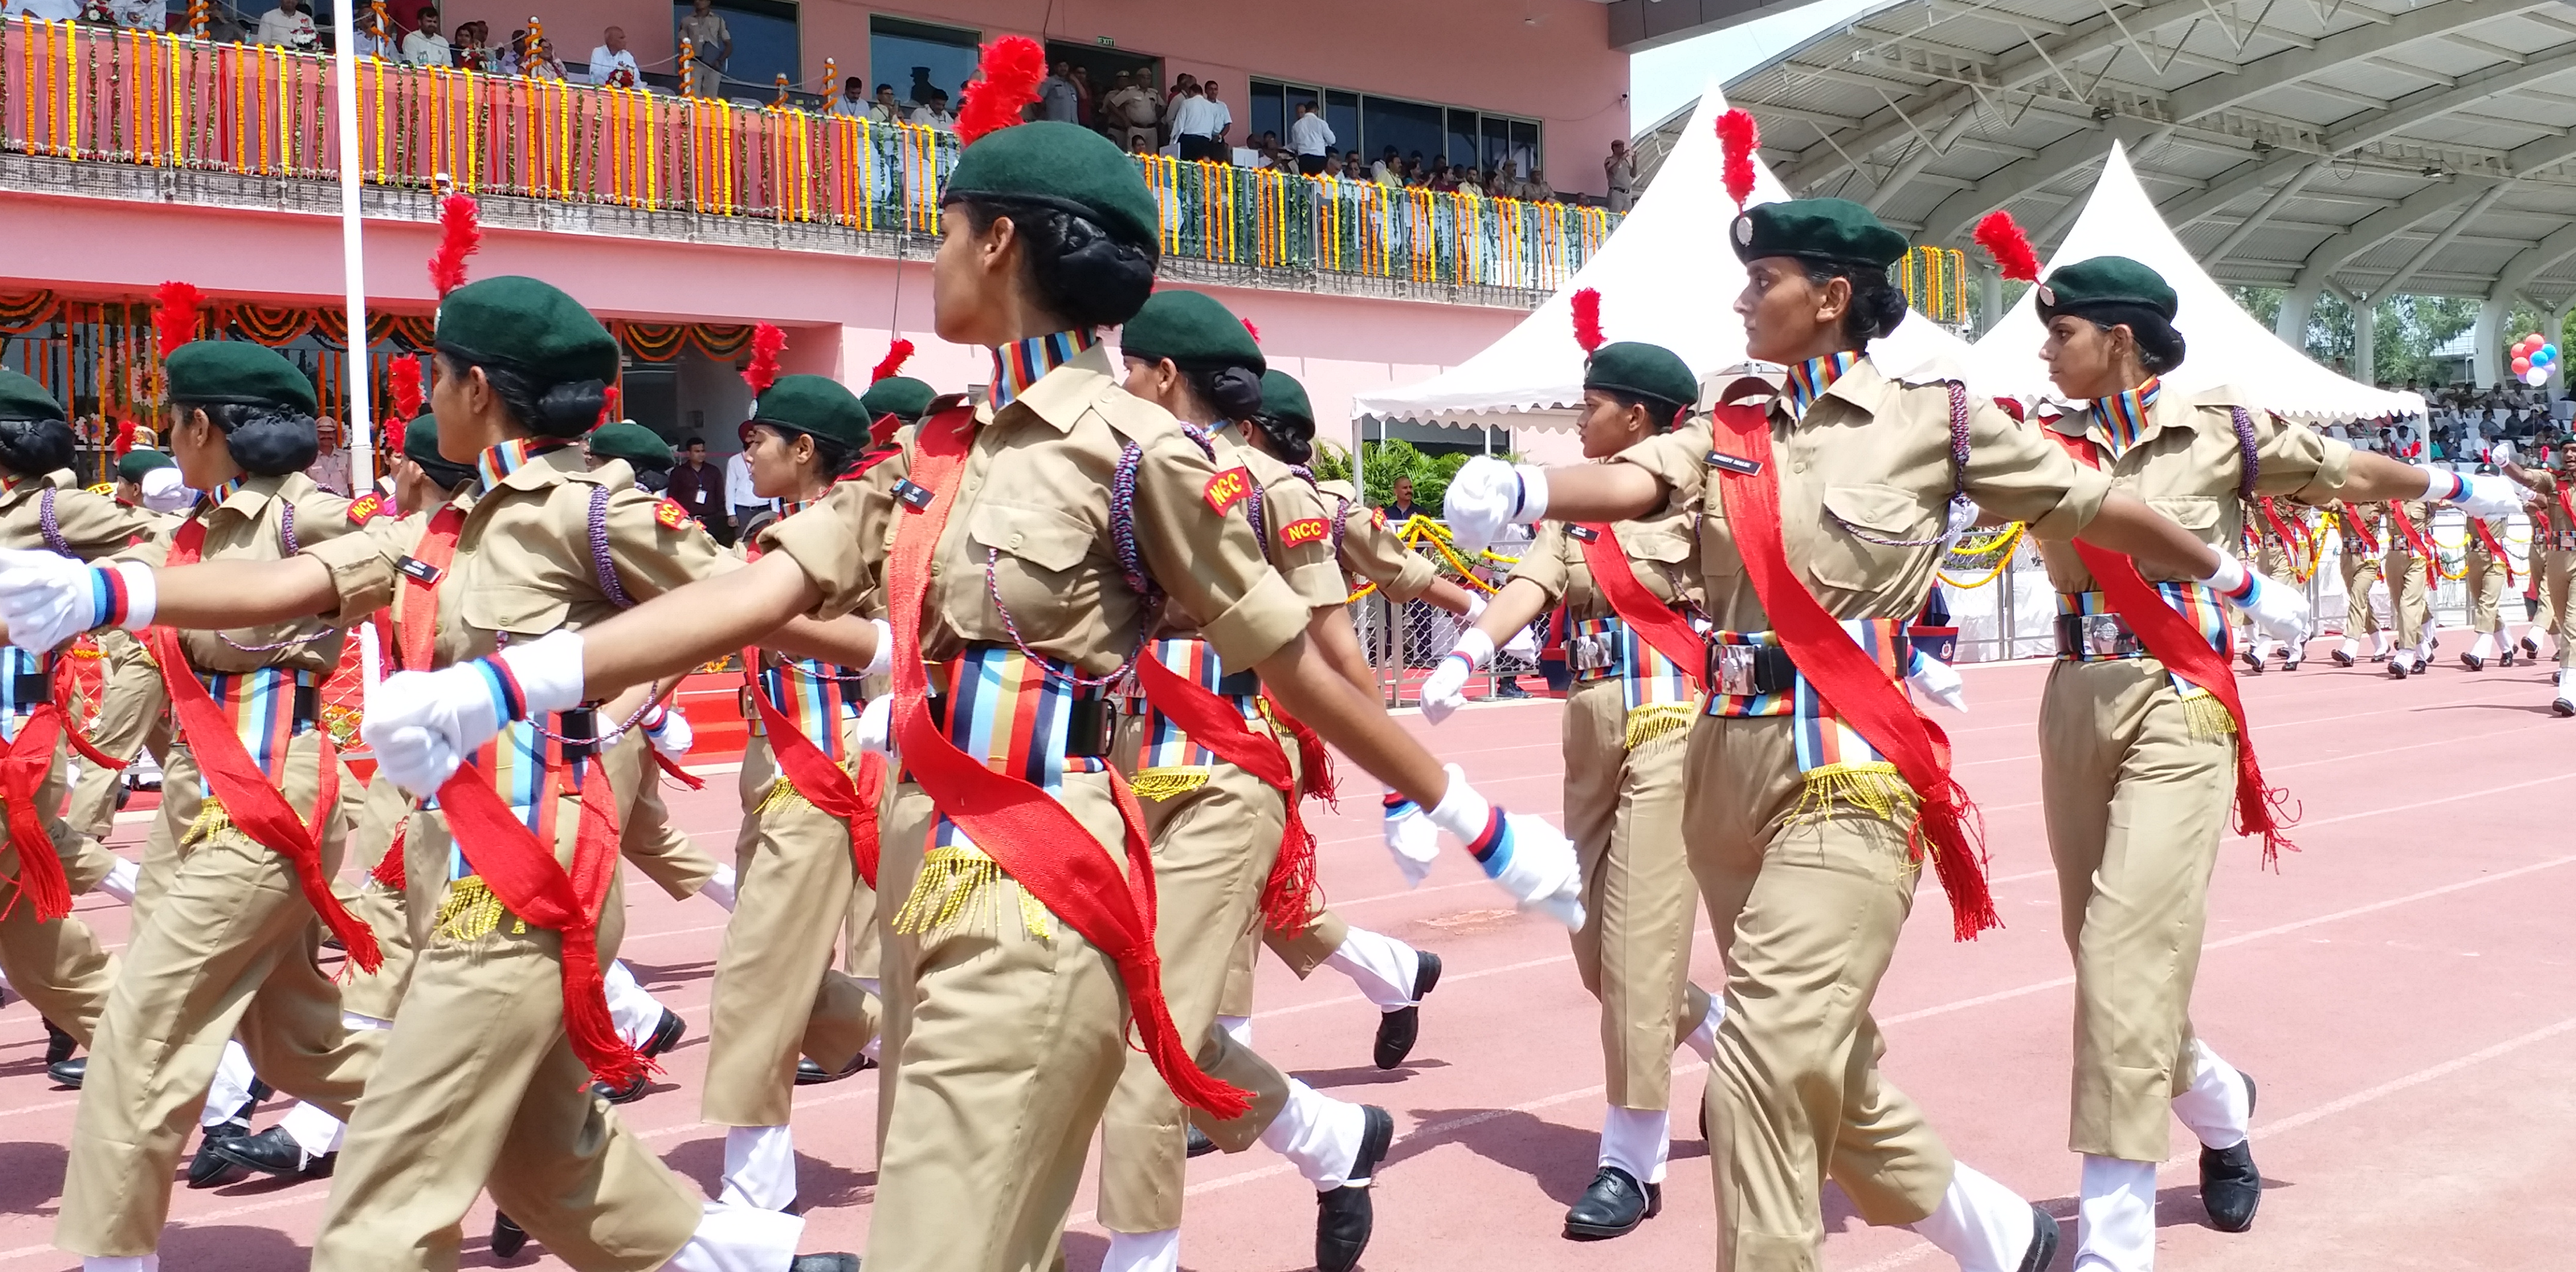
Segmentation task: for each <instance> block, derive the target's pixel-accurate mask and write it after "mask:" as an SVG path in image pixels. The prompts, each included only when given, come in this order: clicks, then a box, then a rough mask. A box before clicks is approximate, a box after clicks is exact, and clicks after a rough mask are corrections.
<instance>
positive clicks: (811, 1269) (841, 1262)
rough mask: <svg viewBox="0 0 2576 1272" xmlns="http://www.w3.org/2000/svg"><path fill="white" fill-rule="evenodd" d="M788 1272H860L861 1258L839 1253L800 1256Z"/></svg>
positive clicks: (790, 1265) (788, 1268)
mask: <svg viewBox="0 0 2576 1272" xmlns="http://www.w3.org/2000/svg"><path fill="white" fill-rule="evenodd" d="M787 1272H859V1256H857V1255H855V1254H842V1253H839V1252H834V1253H831V1254H800V1255H797V1256H796V1261H795V1262H793V1263H790V1264H788V1265H787Z"/></svg>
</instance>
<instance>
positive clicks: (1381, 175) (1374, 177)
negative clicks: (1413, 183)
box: [1369, 146, 1404, 185]
mask: <svg viewBox="0 0 2576 1272" xmlns="http://www.w3.org/2000/svg"><path fill="white" fill-rule="evenodd" d="M1369 180H1371V181H1374V182H1376V183H1378V184H1379V185H1403V184H1404V160H1402V159H1400V158H1397V157H1396V153H1395V147H1393V146H1389V147H1387V148H1386V153H1385V154H1382V155H1379V156H1378V157H1377V162H1376V163H1373V164H1370V165H1369Z"/></svg>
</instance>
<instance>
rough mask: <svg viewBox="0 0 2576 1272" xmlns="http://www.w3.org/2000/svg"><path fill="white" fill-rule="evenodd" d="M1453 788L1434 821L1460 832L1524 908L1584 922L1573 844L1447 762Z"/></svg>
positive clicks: (1571, 924)
mask: <svg viewBox="0 0 2576 1272" xmlns="http://www.w3.org/2000/svg"><path fill="white" fill-rule="evenodd" d="M1448 773H1449V789H1448V791H1447V793H1445V794H1443V795H1442V796H1441V797H1440V806H1439V807H1438V808H1435V809H1432V810H1431V812H1430V814H1429V816H1430V818H1431V824H1432V825H1434V826H1437V827H1439V828H1440V829H1442V830H1445V831H1448V832H1449V833H1450V834H1452V835H1456V836H1457V837H1458V839H1459V841H1460V842H1462V843H1464V844H1466V845H1467V850H1468V851H1469V852H1472V853H1474V854H1475V855H1476V861H1477V864H1479V865H1481V866H1483V867H1484V868H1485V877H1486V878H1488V879H1491V880H1493V881H1494V882H1495V883H1497V884H1499V885H1501V886H1502V889H1503V891H1505V892H1508V893H1510V894H1511V897H1512V900H1514V901H1516V902H1518V903H1519V904H1520V908H1522V909H1524V910H1536V911H1538V912H1539V913H1541V914H1545V915H1546V916H1548V917H1549V918H1551V919H1554V920H1556V921H1557V922H1559V923H1562V924H1564V925H1565V926H1566V927H1567V928H1568V929H1569V930H1571V929H1575V928H1580V927H1582V926H1583V868H1582V865H1581V863H1580V862H1579V861H1577V860H1576V858H1575V855H1574V844H1573V843H1572V841H1570V840H1568V839H1566V837H1565V835H1564V834H1563V833H1562V832H1560V831H1558V830H1557V828H1556V827H1554V826H1551V825H1548V824H1547V822H1546V820H1545V819H1543V818H1538V817H1533V816H1530V815H1529V814H1526V813H1511V812H1505V811H1504V810H1502V809H1498V808H1495V807H1494V806H1493V805H1491V804H1489V803H1487V802H1485V797H1484V796H1482V795H1479V794H1477V793H1476V791H1475V788H1474V787H1471V786H1469V785H1467V775H1466V774H1465V773H1464V772H1462V771H1460V770H1459V768H1458V766H1457V765H1455V764H1452V765H1449V766H1448Z"/></svg>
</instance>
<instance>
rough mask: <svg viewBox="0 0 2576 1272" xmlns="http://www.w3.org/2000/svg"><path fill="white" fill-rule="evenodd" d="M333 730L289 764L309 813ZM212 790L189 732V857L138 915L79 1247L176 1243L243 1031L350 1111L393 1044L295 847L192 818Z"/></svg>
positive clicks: (99, 1060) (103, 1087)
mask: <svg viewBox="0 0 2576 1272" xmlns="http://www.w3.org/2000/svg"><path fill="white" fill-rule="evenodd" d="M320 739H321V735H320V733H318V732H315V731H307V732H305V733H303V734H301V735H299V736H298V737H296V738H295V740H294V742H293V743H292V744H291V746H290V747H289V749H288V752H287V757H286V759H285V760H284V761H283V762H282V763H281V764H280V765H279V777H280V778H281V779H282V780H281V789H282V790H283V791H284V792H285V794H286V799H287V803H288V804H289V805H290V806H292V807H294V808H295V809H297V810H299V813H300V815H302V816H308V817H309V816H311V813H310V812H309V810H310V809H312V807H313V803H314V798H315V794H316V792H317V790H318V789H319V785H320V773H321V764H320V759H321V749H320ZM201 794H202V790H201V787H200V784H199V778H198V774H197V766H196V762H195V760H194V758H193V757H192V756H191V755H190V754H189V752H188V751H187V749H186V747H185V746H184V745H183V746H181V747H180V748H178V749H176V750H174V751H173V752H172V753H171V756H170V762H169V767H168V770H167V772H166V774H165V776H164V779H163V797H164V802H163V805H162V810H161V821H162V825H163V827H164V828H165V829H166V830H167V832H168V834H169V836H170V840H171V842H174V843H175V844H176V845H177V849H176V853H175V860H173V861H171V862H170V863H168V864H167V865H166V866H165V867H164V868H163V870H162V871H161V873H162V874H163V876H164V878H163V881H162V886H161V889H160V892H159V894H158V896H157V897H156V898H155V899H154V901H153V903H152V905H151V906H150V907H149V908H148V909H144V910H141V911H139V912H138V914H137V918H136V925H135V930H134V937H133V940H132V942H131V944H130V945H129V946H128V947H127V949H126V954H125V966H124V969H123V971H122V972H121V973H120V974H119V975H118V977H117V980H116V985H115V988H114V989H113V990H112V991H111V992H110V993H109V995H108V1004H107V1015H106V1017H105V1019H104V1020H103V1021H102V1022H101V1024H100V1026H99V1033H98V1039H97V1041H96V1043H95V1044H94V1045H93V1046H92V1048H91V1052H90V1063H89V1073H88V1077H87V1078H86V1080H85V1081H84V1082H83V1085H82V1091H81V1101H80V1112H79V1113H78V1115H77V1116H76V1117H75V1118H74V1121H73V1124H72V1139H71V1161H70V1166H69V1168H68V1169H67V1170H66V1172H65V1179H64V1183H63V1202H62V1213H61V1218H60V1219H59V1220H58V1221H57V1223H56V1225H55V1230H54V1239H55V1243H56V1244H57V1245H60V1246H62V1247H63V1248H64V1249H67V1250H71V1251H73V1252H75V1253H78V1254H85V1255H145V1254H150V1253H152V1252H153V1250H154V1248H155V1247H156V1246H158V1245H159V1244H160V1239H161V1227H162V1223H163V1221H164V1220H165V1219H166V1218H167V1215H168V1211H169V1205H170V1178H171V1175H172V1173H173V1172H174V1171H175V1170H176V1169H177V1167H178V1163H179V1155H180V1150H181V1149H182V1147H183V1146H184V1144H185V1141H186V1137H187V1133H188V1131H189V1130H190V1129H191V1128H193V1127H194V1125H195V1124H196V1120H197V1113H198V1110H199V1109H200V1107H202V1106H203V1105H204V1103H205V1099H206V1084H207V1082H209V1081H210V1080H212V1078H213V1077H214V1072H215V1064H216V1062H217V1061H218V1060H219V1059H220V1058H221V1057H222V1054H223V1047H224V1042H225V1041H226V1040H227V1039H234V1038H238V1039H239V1040H240V1042H241V1044H242V1048H243V1049H244V1050H245V1051H247V1052H249V1053H250V1062H251V1066H252V1067H253V1068H255V1069H257V1070H259V1073H260V1076H261V1077H262V1078H264V1079H266V1080H267V1081H268V1082H269V1083H270V1084H271V1085H272V1086H275V1087H276V1088H278V1089H279V1090H281V1091H284V1092H286V1093H288V1094H290V1095H294V1096H298V1097H300V1098H302V1099H304V1100H306V1101H309V1102H311V1103H312V1104H314V1105H316V1106H317V1107H319V1108H321V1109H322V1110H323V1111H325V1112H327V1113H330V1114H331V1115H332V1116H334V1117H338V1118H343V1119H345V1118H347V1117H348V1115H349V1109H350V1106H351V1105H352V1104H353V1103H354V1102H355V1101H356V1100H357V1098H358V1094H359V1092H360V1091H361V1090H362V1089H363V1088H364V1087H365V1086H366V1083H367V1080H368V1078H369V1077H370V1076H371V1075H372V1074H373V1073H374V1072H375V1069H376V1064H377V1059H378V1057H379V1055H380V1053H381V1052H382V1051H383V1047H384V1033H383V1031H382V1030H373V1029H359V1030H351V1029H349V1028H347V1027H346V1026H344V1025H343V1024H342V1023H341V1016H340V1013H341V1005H340V993H339V989H338V987H336V986H334V985H333V984H332V983H331V980H330V978H329V977H327V976H325V975H324V974H323V973H322V972H321V971H320V970H319V969H318V968H317V967H316V966H315V963H314V956H315V951H316V949H317V947H318V944H319V941H320V938H321V926H320V923H319V920H317V919H316V918H315V916H314V914H313V910H312V908H311V907H310V906H308V905H307V904H305V901H304V894H303V893H302V892H301V891H299V890H298V889H297V887H296V884H295V877H294V872H293V871H292V870H290V869H289V868H288V866H287V864H286V859H285V858H284V857H282V856H280V855H279V854H278V853H277V852H275V851H274V850H272V849H269V848H267V847H265V846H262V845H261V844H259V843H256V842H254V841H253V840H252V839H251V838H250V837H249V836H247V835H245V834H243V833H241V832H240V831H239V830H238V829H231V828H227V829H220V830H215V831H213V832H211V833H208V834H204V835H202V836H190V835H188V834H186V833H184V831H183V830H182V829H181V828H183V827H186V826H188V825H189V824H190V823H191V822H192V821H193V820H194V819H195V816H196V814H197V812H198V809H199V808H200V806H201V803H202V799H201ZM344 830H345V826H344V824H343V819H341V818H340V817H338V816H337V815H336V810H335V815H334V816H332V817H330V818H328V819H326V822H325V828H324V833H323V837H322V839H323V842H322V869H323V872H324V874H325V875H326V876H327V875H329V874H331V873H333V872H336V871H337V869H338V868H339V863H340V850H341V841H342V836H343V832H344Z"/></svg>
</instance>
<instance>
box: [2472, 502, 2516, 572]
mask: <svg viewBox="0 0 2576 1272" xmlns="http://www.w3.org/2000/svg"><path fill="white" fill-rule="evenodd" d="M2469 533H2471V534H2473V535H2476V536H2477V537H2478V542H2479V543H2482V544H2485V545H2486V549H2487V555H2488V556H2490V557H2493V558H2495V561H2496V563H2497V564H2499V565H2502V566H2503V567H2504V585H2505V586H2506V587H2508V588H2510V587H2512V586H2513V556H2512V555H2511V554H2510V553H2508V552H2506V551H2505V550H2504V545H2503V544H2501V543H2498V542H2496V537H2495V532H2494V531H2492V530H2489V529H2487V523H2486V522H2484V521H2481V520H2479V519H2478V518H2476V517H2471V518H2469Z"/></svg>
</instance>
